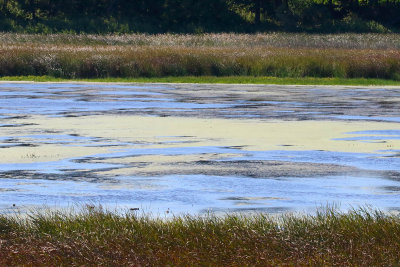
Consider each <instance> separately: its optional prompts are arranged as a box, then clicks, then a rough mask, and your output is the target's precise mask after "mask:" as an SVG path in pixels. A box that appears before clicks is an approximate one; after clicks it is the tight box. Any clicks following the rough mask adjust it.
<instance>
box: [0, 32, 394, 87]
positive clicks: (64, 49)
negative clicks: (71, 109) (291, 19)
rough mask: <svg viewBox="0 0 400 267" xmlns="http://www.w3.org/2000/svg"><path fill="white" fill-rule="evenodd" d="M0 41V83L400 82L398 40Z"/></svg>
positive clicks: (149, 38)
mask: <svg viewBox="0 0 400 267" xmlns="http://www.w3.org/2000/svg"><path fill="white" fill-rule="evenodd" d="M0 36H1V38H0V55H1V56H0V77H6V76H49V77H54V78H63V79H94V78H108V79H110V78H136V79H137V78H146V79H150V78H151V79H158V80H159V79H160V78H162V79H166V80H171V79H175V80H176V81H177V80H182V79H183V78H182V77H187V78H185V79H186V80H192V81H196V79H203V80H207V79H208V80H209V81H212V80H213V79H212V78H211V77H210V76H214V77H218V79H217V78H216V79H214V81H215V82H219V81H221V80H225V81H227V82H229V80H234V78H226V77H232V76H233V77H241V79H238V80H236V82H235V83H244V82H241V81H240V80H245V81H249V80H252V81H253V82H252V83H264V82H261V80H264V81H266V80H268V79H269V80H271V79H272V78H268V79H267V78H265V77H276V78H278V79H275V83H280V82H282V83H287V82H288V81H290V80H286V81H285V82H283V81H282V80H280V78H292V80H291V81H292V82H293V83H296V82H299V83H300V84H303V83H304V80H306V81H307V83H314V82H315V81H313V80H312V79H310V78H333V79H337V82H338V83H340V82H339V81H340V80H342V81H343V79H373V80H369V82H371V83H375V84H376V82H377V80H376V79H378V80H379V79H380V80H393V81H398V80H400V45H399V44H400V35H397V34H364V35H363V34H340V35H306V34H256V35H243V34H236V35H235V34H204V35H170V34H165V35H21V34H0ZM191 76H193V77H191ZM172 77H174V78H172ZM195 77H201V78H195ZM146 79H145V80H146ZM298 79H300V80H298ZM302 79H303V81H301V80H302ZM320 82H323V80H321V81H320ZM359 82H365V81H359ZM327 83H330V82H329V81H327ZM350 83H351V82H350ZM383 83H384V82H383V81H379V84H383ZM388 83H390V84H393V83H394V82H391V81H389V82H388Z"/></svg>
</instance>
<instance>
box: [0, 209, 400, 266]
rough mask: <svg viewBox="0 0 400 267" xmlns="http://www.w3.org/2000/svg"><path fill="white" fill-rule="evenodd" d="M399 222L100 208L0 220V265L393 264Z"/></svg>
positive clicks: (352, 216)
mask: <svg viewBox="0 0 400 267" xmlns="http://www.w3.org/2000/svg"><path fill="white" fill-rule="evenodd" d="M399 251H400V218H399V217H398V216H395V215H387V214H384V213H382V212H379V211H373V210H366V209H358V210H352V211H350V212H348V213H340V212H337V211H335V210H333V209H326V210H324V211H321V212H319V213H317V214H316V215H312V216H311V215H307V216H300V215H278V216H275V217H271V216H268V215H264V214H258V215H247V216H244V215H243V216H241V215H227V216H224V217H216V216H213V215H207V216H181V217H173V218H170V219H159V218H151V217H149V216H146V215H137V214H132V213H126V214H125V215H117V214H116V213H113V212H108V211H105V210H102V209H97V208H95V209H93V208H91V209H88V210H83V211H82V212H78V213H62V212H57V211H51V212H50V211H49V212H47V213H43V212H42V213H40V212H37V213H31V214H29V216H27V217H8V216H5V215H3V216H0V265H1V266H15V265H27V266H38V265H41V266H61V265H62V266H76V265H85V266H87V265H96V266H101V265H106V266H147V265H149V266H167V265H169V266H191V265H193V266H199V265H201V266H278V265H279V266H281V265H284V266H322V265H324V266H334V265H335V266H349V265H354V266H397V265H398V263H399V262H400V252H399Z"/></svg>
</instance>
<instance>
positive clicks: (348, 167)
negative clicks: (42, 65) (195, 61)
mask: <svg viewBox="0 0 400 267" xmlns="http://www.w3.org/2000/svg"><path fill="white" fill-rule="evenodd" d="M399 122H400V88H396V87H393V88H391V87H384V88H379V87H367V88H361V87H360V88H358V87H340V86H337V87H334V86H272V85H257V86H256V85H192V84H186V85H183V84H181V85H175V84H168V85H163V84H95V83H81V84H79V83H1V84H0V212H1V213H14V212H18V211H20V212H25V211H26V210H29V209H37V208H43V207H46V208H68V207H72V206H76V205H78V206H79V205H86V204H90V205H102V206H104V207H107V208H111V209H119V210H129V209H132V208H139V209H140V210H142V211H145V212H151V213H152V214H158V215H162V214H165V213H166V212H168V214H183V213H190V214H202V213H206V212H217V213H222V214H223V213H227V212H269V213H280V212H287V211H295V212H307V213H310V212H313V211H315V210H316V209H317V208H320V207H323V206H327V205H338V206H340V207H341V208H342V209H343V210H346V209H349V208H351V207H358V206H366V205H368V206H371V207H373V208H378V209H382V210H385V211H398V210H400V201H398V199H399V197H400V124H399Z"/></svg>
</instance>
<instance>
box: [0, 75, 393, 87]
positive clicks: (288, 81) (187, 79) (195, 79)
mask: <svg viewBox="0 0 400 267" xmlns="http://www.w3.org/2000/svg"><path fill="white" fill-rule="evenodd" d="M1 81H3V82H7V81H19V82H112V83H205V84H218V83H220V84H278V85H349V86H373V85H375V86H379V85H381V86H400V81H395V80H385V79H371V78H370V79H365V78H353V79H350V78H314V77H303V78H278V77H254V76H223V77H216V76H179V77H173V76H169V77H152V78H145V77H138V78H92V79H83V78H81V79H79V78H76V79H67V78H55V77H51V76H5V77H0V82H1Z"/></svg>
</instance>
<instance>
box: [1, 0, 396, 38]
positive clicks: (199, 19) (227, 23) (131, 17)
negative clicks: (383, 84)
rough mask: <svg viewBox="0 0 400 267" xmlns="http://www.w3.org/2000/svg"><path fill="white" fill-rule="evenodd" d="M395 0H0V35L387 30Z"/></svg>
mask: <svg viewBox="0 0 400 267" xmlns="http://www.w3.org/2000/svg"><path fill="white" fill-rule="evenodd" d="M399 13H400V1H399V0H346V1H344V0H202V1H195V0H135V1H131V0H86V1H77V0H63V1H62V0H0V31H14V32H31V33H32V32H40V33H49V32H53V33H54V32H74V33H82V32H86V33H108V32H113V33H138V32H146V33H165V32H179V33H182V32H184V33H202V32H256V31H271V30H273V31H278V30H284V31H318V32H343V31H352V32H387V31H398V30H399V29H400V19H399V16H398V14H399Z"/></svg>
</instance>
